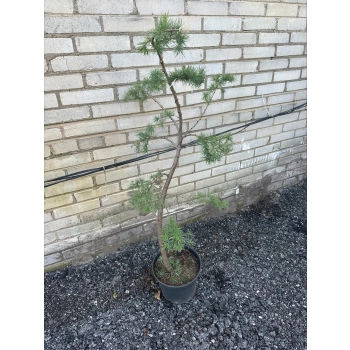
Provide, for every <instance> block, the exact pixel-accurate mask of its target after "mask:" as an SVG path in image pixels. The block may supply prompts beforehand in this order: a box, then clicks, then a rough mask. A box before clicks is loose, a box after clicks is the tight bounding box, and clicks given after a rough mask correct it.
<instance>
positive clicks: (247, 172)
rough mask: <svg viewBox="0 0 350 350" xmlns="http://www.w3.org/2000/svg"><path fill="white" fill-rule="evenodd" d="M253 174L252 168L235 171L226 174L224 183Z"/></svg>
mask: <svg viewBox="0 0 350 350" xmlns="http://www.w3.org/2000/svg"><path fill="white" fill-rule="evenodd" d="M252 172H253V168H252V167H250V168H245V169H241V170H236V171H232V172H231V173H228V174H226V181H230V180H237V179H240V178H242V177H244V176H248V175H250V174H251V173H252Z"/></svg>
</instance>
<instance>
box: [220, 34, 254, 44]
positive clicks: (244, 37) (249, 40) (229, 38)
mask: <svg viewBox="0 0 350 350" xmlns="http://www.w3.org/2000/svg"><path fill="white" fill-rule="evenodd" d="M253 44H256V34H255V33H228V34H222V45H253Z"/></svg>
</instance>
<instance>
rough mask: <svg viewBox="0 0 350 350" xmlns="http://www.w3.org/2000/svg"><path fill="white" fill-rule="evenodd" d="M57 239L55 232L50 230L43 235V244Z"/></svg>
mask: <svg viewBox="0 0 350 350" xmlns="http://www.w3.org/2000/svg"><path fill="white" fill-rule="evenodd" d="M55 241H57V237H56V233H55V232H50V233H47V234H45V235H44V245H47V244H50V243H52V242H55Z"/></svg>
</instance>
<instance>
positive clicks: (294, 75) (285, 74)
mask: <svg viewBox="0 0 350 350" xmlns="http://www.w3.org/2000/svg"><path fill="white" fill-rule="evenodd" d="M299 78H300V70H287V71H281V72H275V75H274V78H273V81H285V80H297V79H299Z"/></svg>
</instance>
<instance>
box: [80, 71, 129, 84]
mask: <svg viewBox="0 0 350 350" xmlns="http://www.w3.org/2000/svg"><path fill="white" fill-rule="evenodd" d="M135 81H136V70H131V69H130V70H122V71H112V72H96V73H88V74H86V83H87V84H88V85H90V86H103V85H119V84H128V83H133V82H135Z"/></svg>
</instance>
